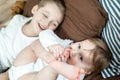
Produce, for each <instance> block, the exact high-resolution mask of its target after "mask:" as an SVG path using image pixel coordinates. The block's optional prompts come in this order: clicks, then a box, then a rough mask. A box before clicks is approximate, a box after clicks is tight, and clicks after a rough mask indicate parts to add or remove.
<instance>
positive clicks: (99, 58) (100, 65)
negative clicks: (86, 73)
mask: <svg viewBox="0 0 120 80" xmlns="http://www.w3.org/2000/svg"><path fill="white" fill-rule="evenodd" d="M89 41H90V42H92V43H93V44H95V45H96V47H95V48H94V49H93V50H92V53H93V60H92V62H93V64H92V65H93V67H92V71H91V72H93V73H99V72H101V71H102V70H103V69H105V68H106V67H107V66H108V65H109V63H110V61H111V53H110V50H109V48H108V46H107V45H106V43H105V42H104V41H103V40H102V39H99V38H91V39H89Z"/></svg>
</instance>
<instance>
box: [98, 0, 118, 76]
mask: <svg viewBox="0 0 120 80" xmlns="http://www.w3.org/2000/svg"><path fill="white" fill-rule="evenodd" d="M100 2H101V4H102V5H103V7H104V8H105V10H106V11H107V13H108V17H109V20H108V22H107V24H106V26H105V28H104V29H103V31H102V38H103V39H104V40H105V42H106V43H107V45H108V47H109V49H110V51H111V53H112V60H111V63H110V65H109V67H108V68H106V69H104V71H103V72H102V76H103V77H104V78H106V77H111V76H116V75H120V0H115V1H113V0H100Z"/></svg>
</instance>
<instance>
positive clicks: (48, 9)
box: [31, 2, 63, 34]
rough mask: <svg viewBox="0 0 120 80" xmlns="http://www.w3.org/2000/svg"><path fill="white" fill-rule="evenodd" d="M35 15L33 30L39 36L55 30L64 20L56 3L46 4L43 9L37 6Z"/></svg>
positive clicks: (34, 11)
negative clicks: (46, 31)
mask: <svg viewBox="0 0 120 80" xmlns="http://www.w3.org/2000/svg"><path fill="white" fill-rule="evenodd" d="M32 13H33V20H32V21H31V22H32V25H33V30H34V32H36V33H37V34H38V33H39V32H40V31H42V30H45V29H51V30H53V31H54V30H55V29H56V28H57V27H58V26H59V24H60V23H61V22H62V20H63V14H62V12H61V10H60V9H59V7H58V6H57V5H56V4H55V3H54V2H51V3H50V2H49V3H46V4H45V5H44V6H43V7H40V8H38V6H35V8H33V10H32Z"/></svg>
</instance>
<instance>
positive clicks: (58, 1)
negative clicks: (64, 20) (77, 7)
mask: <svg viewBox="0 0 120 80" xmlns="http://www.w3.org/2000/svg"><path fill="white" fill-rule="evenodd" d="M49 2H54V3H56V5H57V6H58V7H59V9H60V10H61V12H62V14H63V15H64V14H65V11H66V6H65V2H64V0H40V2H39V4H38V7H39V8H40V7H43V6H44V5H45V4H46V3H49Z"/></svg>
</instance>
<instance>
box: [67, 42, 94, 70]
mask: <svg viewBox="0 0 120 80" xmlns="http://www.w3.org/2000/svg"><path fill="white" fill-rule="evenodd" d="M70 48H71V50H70V57H69V59H68V63H69V64H72V65H75V66H78V67H79V68H82V69H88V68H91V67H92V51H91V50H92V49H94V48H95V44H93V43H92V42H90V41H89V40H84V41H82V42H76V43H73V44H71V45H70Z"/></svg>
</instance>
